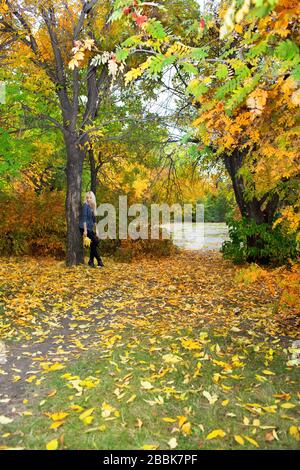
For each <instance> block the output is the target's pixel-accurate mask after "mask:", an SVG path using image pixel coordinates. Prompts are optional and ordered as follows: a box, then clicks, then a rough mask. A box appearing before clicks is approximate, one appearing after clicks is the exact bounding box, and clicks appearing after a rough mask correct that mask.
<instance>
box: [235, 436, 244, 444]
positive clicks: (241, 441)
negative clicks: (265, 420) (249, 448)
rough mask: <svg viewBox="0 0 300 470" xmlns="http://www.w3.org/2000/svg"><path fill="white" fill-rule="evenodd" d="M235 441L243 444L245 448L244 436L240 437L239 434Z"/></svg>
mask: <svg viewBox="0 0 300 470" xmlns="http://www.w3.org/2000/svg"><path fill="white" fill-rule="evenodd" d="M234 439H235V441H236V442H237V443H238V444H241V446H243V445H244V444H245V441H244V439H243V438H242V436H239V435H238V434H237V435H235V436H234Z"/></svg>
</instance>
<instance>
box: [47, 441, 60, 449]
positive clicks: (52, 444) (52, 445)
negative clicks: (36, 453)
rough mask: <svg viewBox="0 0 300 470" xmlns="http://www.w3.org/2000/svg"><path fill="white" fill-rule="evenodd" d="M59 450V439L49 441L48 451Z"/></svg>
mask: <svg viewBox="0 0 300 470" xmlns="http://www.w3.org/2000/svg"><path fill="white" fill-rule="evenodd" d="M57 448H58V439H52V441H49V442H48V444H46V449H47V450H56V449H57Z"/></svg>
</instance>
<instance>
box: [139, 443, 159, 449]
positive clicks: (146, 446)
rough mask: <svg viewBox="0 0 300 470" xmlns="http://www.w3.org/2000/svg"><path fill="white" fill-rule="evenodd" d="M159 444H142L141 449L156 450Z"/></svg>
mask: <svg viewBox="0 0 300 470" xmlns="http://www.w3.org/2000/svg"><path fill="white" fill-rule="evenodd" d="M158 447H159V446H156V445H155V444H144V445H143V447H142V449H143V450H156V449H158Z"/></svg>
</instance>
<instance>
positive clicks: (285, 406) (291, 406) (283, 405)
mask: <svg viewBox="0 0 300 470" xmlns="http://www.w3.org/2000/svg"><path fill="white" fill-rule="evenodd" d="M295 406H296V405H293V403H283V404H282V405H281V408H286V409H289V408H295Z"/></svg>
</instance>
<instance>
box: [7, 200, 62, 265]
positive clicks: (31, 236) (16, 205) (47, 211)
mask: <svg viewBox="0 0 300 470" xmlns="http://www.w3.org/2000/svg"><path fill="white" fill-rule="evenodd" d="M64 199H65V197H64V194H63V193H62V192H57V191H49V192H48V191H47V192H43V193H41V194H36V193H34V192H32V191H28V192H24V193H16V194H14V195H13V196H8V195H6V194H5V195H1V197H0V211H1V214H2V216H1V220H0V254H1V255H6V256H7V255H9V256H10V255H20V254H29V255H43V256H47V255H49V256H55V257H57V258H62V257H63V256H64V255H65V237H66V224H65V210H64Z"/></svg>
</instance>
